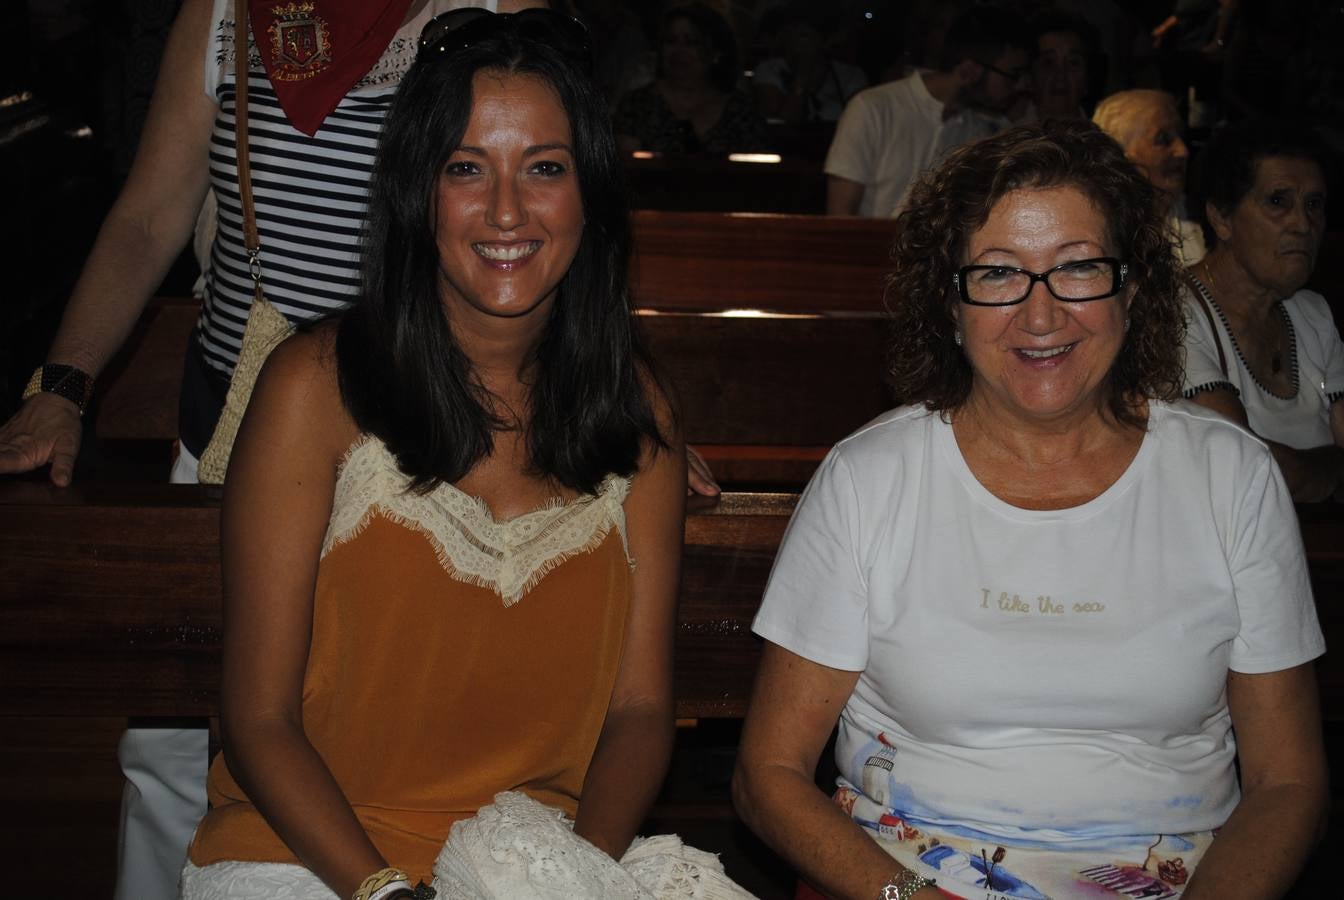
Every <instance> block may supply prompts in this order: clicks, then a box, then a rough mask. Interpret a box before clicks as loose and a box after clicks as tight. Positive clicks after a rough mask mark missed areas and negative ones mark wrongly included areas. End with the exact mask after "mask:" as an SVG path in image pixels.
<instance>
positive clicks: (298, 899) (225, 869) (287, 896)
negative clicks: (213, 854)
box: [180, 860, 341, 900]
mask: <svg viewBox="0 0 1344 900" xmlns="http://www.w3.org/2000/svg"><path fill="white" fill-rule="evenodd" d="M180 890H181V896H182V900H341V898H340V897H337V896H336V894H335V893H333V892H332V890H331V888H329V887H327V886H326V885H325V884H323V883H322V879H320V878H318V877H317V876H316V875H314V874H313V873H312V872H310V871H309V870H308V869H305V868H304V867H303V866H294V865H288V864H286V863H257V862H221V863H215V864H213V865H209V866H205V867H201V866H196V865H193V864H192V862H191V860H187V865H186V868H184V869H183V870H182V883H181V888H180Z"/></svg>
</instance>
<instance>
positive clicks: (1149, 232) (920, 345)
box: [887, 121, 1185, 425]
mask: <svg viewBox="0 0 1344 900" xmlns="http://www.w3.org/2000/svg"><path fill="white" fill-rule="evenodd" d="M1061 186H1071V187H1076V188H1078V189H1079V190H1081V191H1082V192H1083V193H1084V194H1085V195H1087V197H1089V198H1090V199H1091V200H1092V202H1093V203H1095V204H1096V205H1097V208H1098V209H1099V210H1100V211H1101V214H1102V216H1103V218H1104V219H1105V221H1106V223H1107V229H1108V232H1109V234H1108V237H1109V239H1110V241H1111V243H1112V245H1113V246H1112V248H1111V253H1112V255H1114V256H1117V257H1119V258H1121V259H1123V260H1124V261H1125V262H1127V263H1128V264H1129V281H1128V283H1129V284H1132V285H1136V286H1137V290H1136V291H1135V294H1134V299H1133V301H1132V302H1131V304H1130V308H1129V317H1130V326H1129V330H1128V331H1127V333H1126V334H1125V339H1124V343H1123V344H1122V345H1121V348H1120V353H1119V356H1117V357H1116V360H1115V362H1114V363H1113V364H1112V365H1111V370H1110V372H1109V373H1108V375H1107V377H1106V381H1105V382H1104V384H1103V387H1102V390H1103V391H1104V392H1105V396H1106V404H1107V407H1108V408H1109V410H1110V411H1111V413H1112V414H1113V415H1114V416H1115V418H1116V419H1117V420H1119V421H1121V422H1125V423H1128V424H1133V425H1141V424H1143V413H1142V411H1141V410H1140V409H1138V408H1137V407H1136V403H1137V401H1139V400H1141V399H1143V398H1154V399H1161V400H1172V399H1175V398H1176V397H1178V396H1179V395H1180V386H1181V365H1182V363H1181V341H1182V339H1183V337H1184V333H1185V320H1184V317H1183V316H1182V314H1181V305H1180V300H1179V297H1178V293H1177V292H1178V289H1179V263H1178V262H1177V261H1176V258H1175V256H1174V254H1173V253H1172V249H1171V234H1170V232H1169V228H1168V225H1167V223H1166V220H1165V218H1164V216H1163V215H1162V213H1161V212H1160V204H1159V202H1158V198H1157V196H1156V193H1155V190H1154V188H1153V187H1152V186H1151V185H1149V183H1148V181H1147V179H1145V178H1144V177H1143V176H1142V175H1141V174H1140V173H1139V172H1138V170H1137V169H1135V168H1134V166H1133V165H1132V164H1131V163H1130V162H1129V161H1128V160H1126V159H1125V154H1124V151H1122V150H1121V149H1120V147H1119V145H1118V144H1116V143H1115V141H1113V140H1111V138H1109V137H1107V136H1106V135H1105V134H1104V133H1103V132H1102V131H1101V130H1100V129H1098V128H1097V127H1096V126H1095V125H1092V124H1090V123H1086V122H1049V121H1048V122H1045V123H1044V124H1040V125H1026V126H1022V127H1019V128H1013V129H1011V130H1009V131H1005V132H1003V133H1002V134H1000V135H998V136H996V137H992V138H988V139H986V140H983V141H979V142H977V143H974V144H970V145H967V146H965V147H962V148H961V149H959V150H957V151H956V152H955V153H953V154H952V155H951V156H950V157H948V159H947V160H946V161H945V162H944V163H943V164H942V165H941V166H939V167H938V168H937V169H936V170H933V171H931V172H929V173H927V174H926V175H925V176H924V177H923V178H921V179H920V180H919V182H918V183H917V184H916V185H915V187H914V189H913V191H912V192H911V195H910V200H909V204H908V205H907V206H906V208H905V210H904V211H903V212H902V213H901V214H900V216H899V217H898V218H897V220H896V242H895V246H894V248H893V250H892V258H893V261H894V269H893V271H892V273H891V275H890V276H889V277H888V282H887V305H888V308H889V310H890V311H891V315H892V319H893V327H894V331H895V337H894V340H893V345H892V356H891V368H890V373H891V378H892V382H893V386H894V388H895V391H896V395H897V396H898V397H899V398H900V399H901V400H902V402H905V403H920V404H923V405H924V406H925V407H926V408H927V409H930V410H939V411H944V412H950V411H952V410H956V409H958V408H960V407H961V405H962V404H964V403H965V402H966V399H967V397H969V396H970V392H971V382H972V376H973V373H972V370H971V366H970V363H969V362H968V361H967V359H966V355H965V354H964V353H962V351H961V348H960V347H958V346H957V344H956V342H955V340H954V337H953V335H954V333H955V331H956V319H955V317H954V315H953V310H954V308H955V306H956V305H957V304H958V303H960V302H961V301H960V297H959V296H958V294H957V291H956V288H955V287H954V285H953V275H954V274H955V273H956V271H957V270H958V269H959V268H961V266H963V265H964V264H965V261H966V246H967V241H968V238H969V237H970V236H971V234H972V233H974V232H975V231H977V230H978V229H979V228H980V227H981V226H983V225H984V224H985V222H986V221H987V220H988V218H989V214H990V211H991V210H992V209H993V208H994V206H995V204H997V203H998V202H999V201H1000V200H1001V199H1002V198H1003V197H1004V196H1006V195H1007V194H1009V193H1011V192H1013V191H1016V190H1021V189H1024V188H1050V187H1061Z"/></svg>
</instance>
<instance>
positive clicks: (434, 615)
mask: <svg viewBox="0 0 1344 900" xmlns="http://www.w3.org/2000/svg"><path fill="white" fill-rule="evenodd" d="M406 484H407V479H406V477H405V476H404V475H403V474H402V473H401V472H400V471H399V470H398V469H397V466H396V462H395V460H394V459H393V457H392V456H391V454H390V453H388V451H387V449H386V447H384V446H383V443H382V442H381V441H379V440H377V439H376V438H371V437H366V438H364V439H362V440H361V441H360V442H359V443H357V444H356V445H355V446H354V447H353V448H351V450H350V451H349V453H348V454H347V456H346V459H345V461H344V463H343V465H342V468H341V471H340V473H339V475H338V478H337V485H336V493H335V501H334V506H333V510H332V516H331V522H330V525H329V526H328V530H327V536H326V539H325V541H324V544H323V550H322V560H321V563H320V565H319V569H318V576H317V587H316V591H315V594H314V598H313V635H312V644H311V647H310V650H309V659H308V668H307V672H306V674H305V677H304V685H303V723H304V730H305V732H306V734H307V736H308V739H309V740H310V741H311V742H312V744H313V746H314V747H315V748H316V749H317V751H318V752H319V753H320V754H321V755H322V758H323V760H325V761H326V764H327V767H328V768H329V769H330V770H331V772H332V774H333V775H334V776H335V778H336V781H337V782H338V783H339V784H340V786H341V789H342V790H343V791H344V793H345V796H346V798H347V799H348V800H349V801H350V804H351V805H352V806H353V807H354V810H355V814H356V815H357V816H358V817H359V820H360V822H361V823H362V824H363V826H364V829H365V830H366V831H367V832H368V834H369V836H370V837H371V838H372V840H373V843H374V844H375V845H376V846H377V847H378V849H379V850H380V851H381V852H382V854H383V856H384V858H385V859H387V861H388V862H389V863H390V864H391V865H394V866H397V867H399V868H402V869H405V870H406V871H407V872H409V873H411V875H412V880H415V879H417V878H423V879H424V880H425V881H426V882H428V881H429V879H430V874H431V870H432V867H433V863H434V859H435V857H436V856H437V855H438V852H439V849H440V847H441V846H442V844H443V842H444V841H445V840H446V839H447V837H448V831H449V828H450V826H451V825H452V823H453V822H455V821H457V820H458V819H462V818H467V817H470V816H472V815H475V813H476V811H477V809H479V808H480V807H481V806H484V805H486V804H488V803H490V802H492V800H493V798H494V795H495V793H497V792H498V791H502V790H522V791H524V792H526V793H527V794H529V795H531V796H533V797H535V798H536V799H538V800H540V801H541V802H542V803H546V804H549V805H552V806H556V807H559V808H561V809H564V810H565V811H566V812H568V813H569V814H570V815H573V814H574V812H575V810H576V809H577V806H578V798H579V794H580V791H581V789H582V787H583V780H584V775H585V774H586V772H587V770H588V764H589V762H590V761H591V759H592V755H593V750H594V748H595V747H596V745H597V738H598V735H599V733H600V731H601V729H602V723H603V720H604V718H605V716H606V712H607V704H608V701H609V700H610V697H611V691H612V686H613V684H614V683H615V678H616V669H617V665H618V663H619V662H620V654H621V647H622V643H623V640H624V636H625V626H626V615H627V612H628V609H629V603H630V593H631V577H630V572H631V563H630V561H629V559H628V557H627V553H626V547H625V516H624V512H623V509H622V506H621V504H622V501H623V500H624V499H625V494H626V491H627V490H628V487H629V483H628V482H627V481H626V480H625V479H623V478H619V477H616V476H611V477H609V478H608V479H607V480H606V481H605V482H604V483H603V484H602V486H601V488H600V489H599V491H598V493H597V494H596V495H591V496H583V497H580V498H578V499H576V500H573V501H571V502H569V503H564V504H560V503H557V504H554V505H551V506H547V507H545V508H542V509H539V510H536V511H533V512H530V513H527V514H525V515H522V516H518V517H516V518H513V519H508V520H505V521H502V522H501V521H496V520H495V519H494V518H493V517H492V516H491V514H490V512H489V510H488V508H487V507H486V506H485V504H484V503H482V502H481V501H479V500H476V499H473V498H471V497H468V496H466V495H465V494H463V493H462V492H461V491H459V490H458V489H457V488H455V487H453V486H452V485H446V484H445V485H440V486H439V487H437V488H436V489H435V490H433V491H432V492H430V493H429V494H427V495H423V496H420V495H416V494H413V493H407V492H406V490H405V487H406ZM208 785H209V794H210V805H211V809H210V812H209V813H208V814H207V815H206V817H205V818H204V819H203V820H202V821H201V824H200V826H199V827H198V828H197V830H196V837H195V839H194V840H193V842H192V846H191V851H190V857H191V861H192V862H193V863H195V864H196V865H198V866H205V865H209V864H210V863H214V862H220V861H223V860H248V861H257V862H296V861H297V860H296V859H295V857H294V855H293V854H292V853H291V852H290V851H289V849H288V847H286V846H285V844H284V842H283V841H281V840H280V838H279V837H277V836H276V834H275V833H274V832H273V831H272V830H271V829H270V827H269V826H268V825H267V824H266V822H265V820H264V819H263V818H262V816H261V814H260V813H259V812H258V811H257V809H256V808H255V807H254V806H253V805H252V804H251V803H250V802H249V801H248V798H247V796H246V795H245V794H244V793H243V791H242V790H241V789H240V788H239V787H238V785H237V783H236V782H235V781H234V780H233V777H232V776H231V775H230V774H229V770H228V767H227V766H226V765H225V763H224V758H223V755H222V754H221V755H220V756H219V757H218V758H217V759H216V760H215V762H214V764H213V765H212V766H211V769H210V777H209V782H208Z"/></svg>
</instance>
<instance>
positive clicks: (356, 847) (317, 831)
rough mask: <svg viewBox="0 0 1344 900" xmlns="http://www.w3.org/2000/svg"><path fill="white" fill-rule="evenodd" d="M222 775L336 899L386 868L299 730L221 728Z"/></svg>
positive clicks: (286, 725)
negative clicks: (225, 774) (224, 768)
mask: <svg viewBox="0 0 1344 900" xmlns="http://www.w3.org/2000/svg"><path fill="white" fill-rule="evenodd" d="M224 738H225V741H224V753H225V759H226V760H227V762H228V765H229V772H230V773H231V774H232V775H233V777H234V778H235V779H236V780H237V782H238V784H239V785H240V786H241V787H242V788H243V790H244V791H246V792H247V796H248V798H249V799H250V800H251V801H252V802H253V803H254V804H256V807H257V809H258V810H260V811H261V814H262V815H263V816H264V817H265V819H266V822H267V824H269V825H270V826H271V828H272V829H273V830H274V831H275V833H276V834H277V835H278V836H279V837H280V839H281V840H283V841H284V842H285V845H286V846H288V847H289V849H290V850H292V851H293V852H294V855H295V856H297V857H298V858H299V860H300V861H301V862H302V863H303V865H304V866H306V867H307V868H308V869H310V870H311V871H312V872H313V873H314V874H315V875H317V877H319V878H321V879H322V881H323V882H325V883H326V885H327V886H328V887H330V888H331V889H332V890H333V891H334V892H335V893H336V894H337V895H338V896H341V897H349V896H350V895H352V894H353V893H354V892H355V889H356V888H357V887H359V884H360V882H361V881H363V880H364V879H365V878H366V877H368V876H369V875H370V874H372V873H374V872H376V871H378V870H379V869H381V868H383V867H384V866H386V865H387V862H386V861H385V860H384V859H383V857H382V856H381V855H380V854H379V852H378V850H377V848H375V847H374V845H373V842H372V841H371V840H370V839H369V836H368V834H367V833H365V831H364V828H363V826H362V825H361V824H360V822H359V820H358V819H357V818H356V817H355V813H354V810H353V809H351V807H350V803H349V801H348V800H346V798H345V795H344V793H342V791H341V788H340V785H339V784H337V783H336V779H335V778H333V777H332V774H331V771H330V770H329V769H328V768H327V766H326V764H325V763H324V762H323V761H322V757H321V756H319V755H318V753H317V751H316V750H315V749H314V748H313V746H312V744H311V743H309V741H308V739H307V737H306V736H305V735H304V734H303V731H302V729H301V728H300V727H299V726H297V725H296V724H294V723H291V722H287V721H284V720H279V719H271V720H267V719H261V720H252V721H247V722H245V723H241V724H240V723H234V722H230V721H227V720H226V722H225V733H224Z"/></svg>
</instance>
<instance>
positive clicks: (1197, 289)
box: [1184, 272, 1232, 379]
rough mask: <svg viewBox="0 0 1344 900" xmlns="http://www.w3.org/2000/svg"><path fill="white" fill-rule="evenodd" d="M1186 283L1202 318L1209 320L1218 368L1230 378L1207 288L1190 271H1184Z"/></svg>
mask: <svg viewBox="0 0 1344 900" xmlns="http://www.w3.org/2000/svg"><path fill="white" fill-rule="evenodd" d="M1184 274H1185V281H1186V284H1188V285H1189V286H1190V292H1191V293H1192V294H1194V295H1195V299H1196V300H1198V301H1199V308H1200V309H1202V310H1203V311H1204V318H1206V319H1208V320H1209V328H1210V330H1211V331H1212V333H1213V346H1215V347H1217V348H1218V368H1220V369H1222V370H1223V377H1224V378H1228V379H1230V378H1231V377H1232V376H1231V375H1229V374H1228V371H1227V355H1226V354H1225V353H1223V339H1222V337H1220V336H1219V331H1218V323H1217V322H1216V321H1214V318H1213V310H1211V309H1210V308H1209V289H1208V288H1206V287H1204V282H1202V281H1200V280H1199V279H1198V278H1196V277H1195V276H1194V274H1193V273H1191V272H1185V273H1184Z"/></svg>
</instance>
